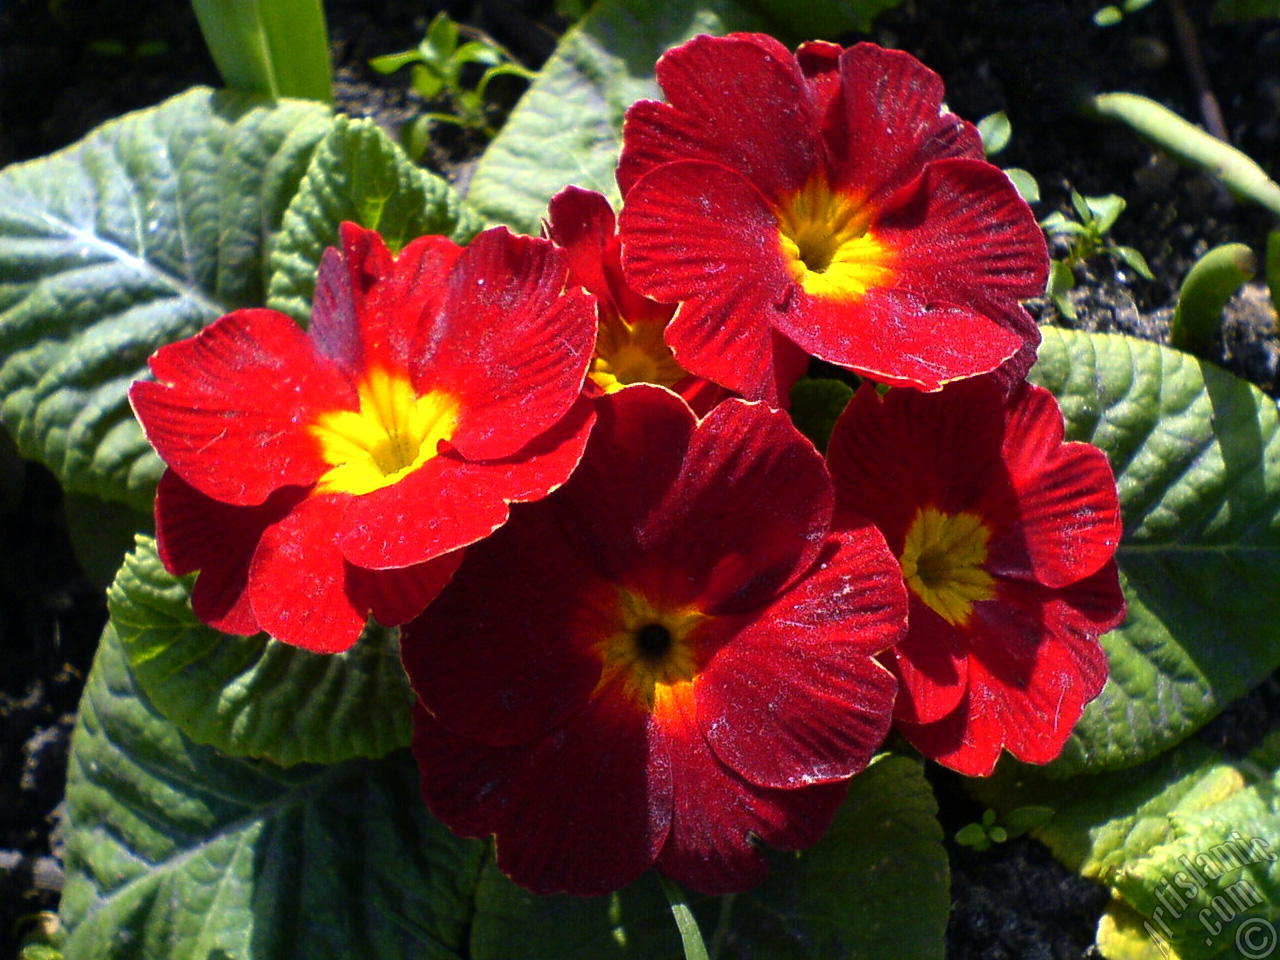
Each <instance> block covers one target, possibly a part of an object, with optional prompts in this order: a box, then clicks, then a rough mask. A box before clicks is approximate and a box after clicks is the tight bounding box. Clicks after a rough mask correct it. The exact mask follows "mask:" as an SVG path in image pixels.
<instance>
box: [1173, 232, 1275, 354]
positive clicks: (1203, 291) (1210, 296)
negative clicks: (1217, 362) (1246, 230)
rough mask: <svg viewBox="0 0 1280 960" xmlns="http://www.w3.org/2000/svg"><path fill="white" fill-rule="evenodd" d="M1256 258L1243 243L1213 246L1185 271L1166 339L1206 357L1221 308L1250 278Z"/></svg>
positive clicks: (1213, 338) (1215, 337)
mask: <svg viewBox="0 0 1280 960" xmlns="http://www.w3.org/2000/svg"><path fill="white" fill-rule="evenodd" d="M1257 270H1258V258H1257V257H1256V256H1254V254H1253V251H1252V250H1250V249H1249V248H1248V247H1247V246H1245V245H1244V244H1243V243H1224V244H1223V245H1222V246H1219V247H1214V248H1213V249H1212V250H1210V251H1209V252H1208V253H1206V254H1205V255H1204V256H1203V257H1201V258H1200V259H1199V260H1197V261H1196V262H1195V263H1194V264H1193V265H1192V267H1191V269H1190V270H1189V271H1187V276H1186V279H1184V280H1183V281H1182V288H1181V289H1180V290H1179V291H1178V305H1177V306H1176V307H1174V310H1173V319H1172V321H1171V322H1170V329H1169V342H1170V344H1171V345H1172V346H1174V347H1176V348H1177V349H1179V350H1185V351H1186V352H1187V353H1192V354H1195V355H1196V356H1198V357H1207V356H1209V355H1210V353H1212V351H1213V347H1214V342H1215V341H1216V339H1217V337H1218V331H1219V330H1220V329H1221V328H1222V311H1223V309H1224V308H1225V307H1226V305H1227V301H1228V300H1230V299H1231V298H1232V297H1234V296H1235V295H1236V293H1237V292H1238V291H1239V289H1240V287H1241V286H1243V285H1244V284H1246V283H1248V282H1249V281H1250V280H1252V279H1253V276H1254V274H1255V273H1257Z"/></svg>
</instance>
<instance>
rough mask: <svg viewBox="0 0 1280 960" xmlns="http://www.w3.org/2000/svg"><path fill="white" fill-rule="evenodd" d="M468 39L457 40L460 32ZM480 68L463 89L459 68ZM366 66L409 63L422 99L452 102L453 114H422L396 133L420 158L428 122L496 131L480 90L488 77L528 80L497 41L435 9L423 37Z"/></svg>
mask: <svg viewBox="0 0 1280 960" xmlns="http://www.w3.org/2000/svg"><path fill="white" fill-rule="evenodd" d="M464 31H465V32H466V33H468V34H470V35H471V36H472V37H473V39H471V40H469V41H467V42H466V43H462V44H459V39H460V35H461V34H462V33H463V32H464ZM473 65H475V66H480V67H484V68H485V69H484V73H483V74H481V76H480V79H479V81H477V83H476V85H475V86H474V87H468V86H467V84H466V83H465V82H464V80H463V72H464V71H465V70H466V69H467V68H468V67H471V66H473ZM369 66H371V67H373V69H374V70H377V71H378V72H379V73H395V72H396V71H397V70H400V69H401V68H403V67H406V66H412V68H413V69H412V71H411V73H410V83H411V84H412V85H413V89H414V90H416V91H417V93H418V95H419V96H420V97H422V98H423V99H424V100H434V99H436V98H444V99H445V100H447V101H448V102H449V103H451V104H452V106H453V109H454V112H453V113H424V114H422V116H420V117H417V118H416V119H415V120H414V121H413V122H412V123H410V124H408V125H407V126H406V128H405V130H404V131H403V133H402V135H401V136H402V139H403V140H404V146H405V148H406V149H407V150H408V152H409V154H410V155H411V156H413V157H415V158H418V157H421V156H422V154H423V151H424V149H425V148H426V144H427V132H428V128H429V126H430V124H431V122H432V121H435V122H437V123H452V124H456V125H457V126H460V127H462V128H463V129H464V130H470V131H475V132H478V133H482V134H483V135H484V136H485V137H488V138H492V137H494V136H495V135H496V134H497V130H496V129H494V127H493V126H491V125H490V123H489V116H488V114H489V107H488V103H487V102H486V100H485V92H486V90H487V89H488V86H489V82H490V81H491V80H492V79H493V78H494V77H500V76H515V77H523V78H524V79H526V80H528V79H531V78H532V77H533V76H534V73H533V71H532V70H529V69H527V68H526V67H524V66H521V65H520V64H519V63H516V62H515V58H514V57H512V56H511V54H510V53H509V52H507V50H506V49H504V48H503V47H502V46H501V45H499V44H498V43H497V42H495V41H494V40H492V39H491V38H489V37H487V36H485V35H484V34H482V33H480V32H479V31H478V30H474V29H473V28H470V27H461V26H459V25H458V24H457V23H455V22H454V21H453V20H451V19H450V18H449V15H448V14H447V13H443V12H442V13H439V14H437V15H436V18H435V19H434V20H432V21H431V23H430V25H429V26H428V27H427V32H426V35H425V36H424V37H423V38H422V42H421V43H419V44H418V45H417V46H416V47H414V48H413V49H412V50H405V51H402V52H401V53H388V54H386V55H384V56H381V57H374V58H373V59H372V60H370V61H369Z"/></svg>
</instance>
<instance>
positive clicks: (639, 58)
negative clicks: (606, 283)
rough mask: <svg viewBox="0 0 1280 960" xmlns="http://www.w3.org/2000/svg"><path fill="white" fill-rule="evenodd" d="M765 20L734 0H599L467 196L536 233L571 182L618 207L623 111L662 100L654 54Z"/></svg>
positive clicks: (515, 116)
mask: <svg viewBox="0 0 1280 960" xmlns="http://www.w3.org/2000/svg"><path fill="white" fill-rule="evenodd" d="M793 6H794V5H793ZM762 26H763V23H762V22H761V21H760V20H758V19H757V18H755V17H753V16H751V15H750V14H748V13H746V12H745V11H744V10H743V9H742V8H741V7H739V6H737V5H736V4H734V3H733V2H732V0H708V2H705V3H699V4H683V3H676V2H663V3H653V2H651V0H601V2H600V3H597V4H596V5H595V6H594V7H593V8H592V9H591V12H590V13H588V14H587V16H586V17H585V18H584V19H582V20H581V21H579V22H578V23H577V24H575V25H574V26H573V27H571V28H570V29H569V30H567V31H566V32H565V34H564V36H563V37H562V38H561V40H560V45H559V46H558V47H557V48H556V52H555V53H554V54H553V55H552V57H551V59H550V60H548V61H547V63H546V65H545V66H544V67H543V68H542V72H541V74H539V76H538V78H537V79H536V80H535V81H534V82H533V83H532V84H531V85H530V87H529V89H528V91H527V92H526V93H525V95H524V96H523V97H522V98H521V100H520V102H519V103H518V104H517V105H516V108H515V109H514V110H513V111H512V112H511V116H510V117H508V118H507V122H506V123H505V124H504V125H503V127H502V130H501V131H500V132H499V133H498V136H497V137H496V138H494V141H493V142H492V143H491V144H490V145H489V148H488V149H487V150H486V151H485V152H484V155H483V156H482V157H481V158H480V162H479V163H478V164H477V165H476V171H475V175H474V176H473V177H472V179H471V187H470V190H469V191H468V193H467V200H468V201H469V202H470V203H471V205H472V207H473V208H474V209H475V210H476V211H477V212H478V213H480V214H481V215H482V216H484V217H485V218H487V219H489V220H492V221H495V222H498V223H505V224H507V225H508V226H510V227H511V228H512V229H513V230H516V231H518V232H521V233H532V234H536V233H538V232H539V230H540V228H541V221H542V217H543V216H544V215H545V213H546V210H547V203H548V201H550V199H551V198H552V196H554V195H555V194H556V193H557V192H559V191H560V190H561V189H562V188H563V187H565V186H566V185H568V184H576V185H577V186H580V187H585V188H587V189H591V190H598V191H600V192H601V193H603V194H604V195H605V196H606V197H608V198H609V201H610V202H611V203H612V204H613V205H614V207H615V209H616V208H617V206H618V204H619V202H620V197H619V194H618V189H617V185H616V184H615V182H614V178H613V172H614V169H615V167H616V166H617V164H618V154H619V152H620V151H621V148H622V115H623V113H624V112H625V111H626V109H627V107H628V106H630V105H631V104H632V103H633V102H634V101H636V100H639V99H641V98H642V97H649V98H652V99H658V98H660V97H661V91H660V90H659V89H658V86H657V83H656V82H655V81H654V79H653V68H654V63H655V62H656V61H657V59H658V57H659V56H660V55H661V54H662V53H663V52H664V51H665V50H667V49H669V48H670V47H673V46H675V45H677V44H679V43H682V42H684V41H685V40H688V39H689V38H691V37H693V36H696V35H697V34H700V33H709V34H721V33H726V32H728V31H730V30H758V29H760V28H761V27H762Z"/></svg>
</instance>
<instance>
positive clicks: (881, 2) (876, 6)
mask: <svg viewBox="0 0 1280 960" xmlns="http://www.w3.org/2000/svg"><path fill="white" fill-rule="evenodd" d="M901 3H902V0H806V2H805V3H792V2H789V0H743V6H745V7H746V8H747V9H749V10H753V11H755V12H756V13H758V14H760V15H761V16H762V17H765V18H767V19H768V20H769V22H770V24H771V25H772V26H773V27H774V29H773V30H772V31H770V32H772V33H775V34H776V35H778V36H782V37H785V38H787V39H788V40H790V41H791V42H792V43H799V42H800V41H803V40H813V39H826V40H834V39H836V38H838V37H839V36H841V35H842V34H845V33H848V32H849V31H850V30H858V31H861V32H863V33H866V32H868V31H869V30H870V29H871V25H872V22H873V21H874V20H875V18H876V17H877V16H879V15H880V14H881V13H883V12H884V11H885V10H892V9H893V8H894V7H897V6H899V5H900V4H901Z"/></svg>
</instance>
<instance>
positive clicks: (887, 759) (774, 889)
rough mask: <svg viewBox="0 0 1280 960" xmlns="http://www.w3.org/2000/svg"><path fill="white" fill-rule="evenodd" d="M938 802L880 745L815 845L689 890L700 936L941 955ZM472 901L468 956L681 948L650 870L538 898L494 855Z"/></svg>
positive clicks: (764, 956) (808, 950) (765, 946)
mask: <svg viewBox="0 0 1280 960" xmlns="http://www.w3.org/2000/svg"><path fill="white" fill-rule="evenodd" d="M936 813H937V806H936V804H935V803H934V799H933V794H932V793H931V791H930V789H929V785H928V784H927V783H926V782H925V779H924V774H923V772H922V769H921V766H920V764H919V763H918V762H916V761H913V760H909V759H907V758H905V757H900V756H893V755H884V756H882V757H881V758H880V759H879V760H877V761H876V762H875V763H873V764H872V766H871V767H869V768H868V769H867V770H866V771H865V772H863V773H862V774H860V775H859V776H858V777H857V778H855V779H854V781H853V784H852V787H851V789H850V793H849V797H848V799H847V800H846V802H845V804H844V806H843V807H842V808H841V809H840V812H839V813H838V814H837V815H836V820H835V823H834V824H833V825H832V828H831V830H830V832H828V834H827V836H826V837H824V838H823V839H822V841H820V842H819V843H818V844H817V845H815V846H814V847H812V848H810V849H809V850H807V851H804V852H803V853H800V854H777V855H775V856H774V857H773V865H772V869H771V872H770V876H769V879H768V880H767V881H766V882H765V884H764V885H763V886H761V887H758V888H757V889H755V890H752V891H749V892H747V893H743V894H738V895H736V896H734V897H731V898H724V899H721V898H703V899H702V900H700V901H695V911H696V913H697V916H698V920H699V924H700V926H701V927H702V930H703V934H704V937H705V938H706V939H707V941H708V943H712V942H716V940H717V938H720V939H719V942H720V943H721V944H722V946H721V948H720V951H719V956H720V957H721V958H723V960H747V958H752V960H775V958H776V960H803V958H814V960H819V958H821V960H827V958H831V957H860V958H866V960H878V958H884V960H901V958H903V957H911V958H912V960H930V958H938V960H941V957H942V956H943V953H944V949H943V941H944V934H945V931H946V925H947V911H948V907H949V905H950V897H949V895H948V870H947V858H946V854H945V852H944V851H943V849H942V844H941V840H942V832H941V828H940V827H939V826H938V822H937V820H936V819H935V815H936ZM477 906H478V910H477V915H476V922H475V933H474V935H473V938H472V952H471V956H472V957H473V958H474V960H509V958H513V957H537V958H538V960H562V958H563V960H577V958H580V957H592V958H598V960H607V958H610V957H618V958H623V957H625V958H637V960H640V958H643V960H659V958H663V960H668V958H669V960H678V958H680V957H683V956H684V954H683V951H682V949H681V946H680V938H679V936H678V934H677V933H676V929H675V924H674V921H673V920H672V918H671V910H670V907H669V906H668V905H667V900H666V898H665V896H664V895H663V893H662V889H661V887H660V886H659V884H658V882H657V879H656V878H655V876H654V875H653V874H652V873H649V874H646V875H645V876H643V877H642V878H641V879H640V880H638V881H636V883H634V884H632V886H630V887H628V888H627V889H625V890H622V891H620V892H619V893H616V894H613V895H611V896H605V897H591V898H576V897H569V896H564V895H557V896H550V897H535V896H533V895H532V894H529V893H526V892H524V891H523V890H520V889H519V888H518V887H515V886H514V885H512V884H511V883H510V881H508V880H507V879H506V878H505V877H503V876H502V874H501V873H500V872H499V871H498V869H497V868H496V867H495V866H494V865H493V863H492V862H490V863H488V864H486V867H485V870H484V873H483V874H482V876H481V880H480V885H479V888H478V890H477ZM722 922H723V923H724V928H723V930H720V931H718V932H717V927H718V925H720V924H721V923H722Z"/></svg>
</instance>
